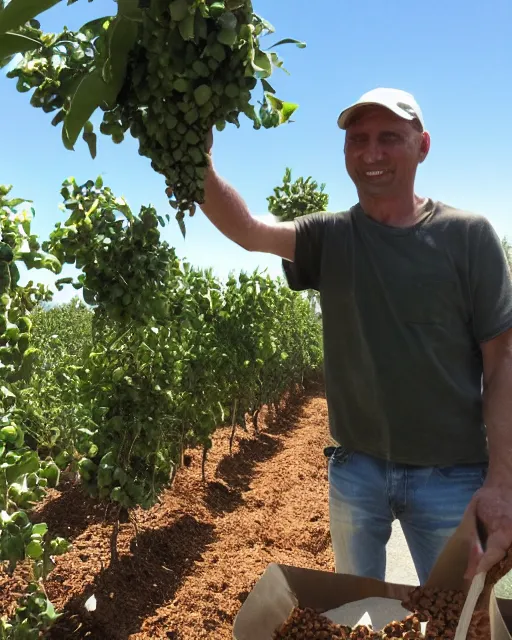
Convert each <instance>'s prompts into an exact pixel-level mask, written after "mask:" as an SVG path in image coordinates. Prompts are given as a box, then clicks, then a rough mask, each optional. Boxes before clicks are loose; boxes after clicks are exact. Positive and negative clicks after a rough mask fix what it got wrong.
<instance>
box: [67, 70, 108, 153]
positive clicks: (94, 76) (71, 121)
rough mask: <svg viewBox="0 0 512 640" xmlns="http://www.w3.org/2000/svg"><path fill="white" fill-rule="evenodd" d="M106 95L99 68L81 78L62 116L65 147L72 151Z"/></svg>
mask: <svg viewBox="0 0 512 640" xmlns="http://www.w3.org/2000/svg"><path fill="white" fill-rule="evenodd" d="M107 95H108V91H107V85H106V84H105V82H104V81H103V78H102V77H101V72H100V70H99V69H95V70H94V71H91V72H90V73H88V74H87V75H86V76H85V77H84V78H83V79H82V81H81V82H80V84H79V85H78V87H77V90H76V92H75V94H74V96H73V98H72V99H71V105H70V107H69V111H68V112H67V114H66V117H65V118H64V126H63V127H62V141H63V142H64V146H65V147H66V149H69V150H70V151H73V149H74V145H75V142H76V141H77V139H78V136H79V135H80V131H81V130H82V129H83V127H84V125H85V123H86V122H87V121H88V120H90V118H91V116H92V114H93V113H94V111H96V109H97V108H98V107H99V106H100V104H102V103H103V102H105V100H106V98H107Z"/></svg>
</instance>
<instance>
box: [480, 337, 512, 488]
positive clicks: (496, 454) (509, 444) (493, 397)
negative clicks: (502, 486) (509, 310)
mask: <svg viewBox="0 0 512 640" xmlns="http://www.w3.org/2000/svg"><path fill="white" fill-rule="evenodd" d="M483 402H484V420H485V424H486V428H487V438H488V446H489V473H488V480H489V481H492V482H497V483H509V484H512V351H511V350H510V348H509V347H508V346H507V347H505V349H504V352H503V353H502V354H501V357H500V358H499V359H498V362H497V364H496V367H495V368H494V371H493V372H492V375H491V377H490V379H489V380H488V381H487V383H486V385H485V388H484V394H483Z"/></svg>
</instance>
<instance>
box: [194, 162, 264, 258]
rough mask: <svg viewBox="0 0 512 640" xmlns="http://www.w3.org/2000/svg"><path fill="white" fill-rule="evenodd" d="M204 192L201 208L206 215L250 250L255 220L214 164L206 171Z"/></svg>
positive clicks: (225, 232) (230, 236)
mask: <svg viewBox="0 0 512 640" xmlns="http://www.w3.org/2000/svg"><path fill="white" fill-rule="evenodd" d="M204 194H205V197H204V203H203V204H202V205H201V209H202V211H203V212H204V214H205V215H206V217H207V218H208V219H209V220H210V221H211V222H212V224H214V225H215V226H216V227H217V229H218V230H219V231H220V232H221V233H223V234H224V235H225V236H227V237H228V238H229V239H230V240H233V242H236V243H237V244H238V245H240V246H241V247H243V248H244V249H247V250H248V251H250V250H251V248H252V247H251V235H252V232H253V229H254V226H255V220H254V218H253V217H252V215H251V213H250V211H249V208H248V207H247V205H246V203H245V202H244V200H243V199H242V197H241V196H240V195H239V194H238V193H237V191H236V190H235V189H233V187H231V186H230V185H229V184H228V183H227V182H225V181H224V180H223V179H222V178H221V177H220V176H219V175H218V174H217V173H216V172H215V170H214V168H213V165H212V164H210V168H209V169H208V171H207V173H206V178H205V185H204Z"/></svg>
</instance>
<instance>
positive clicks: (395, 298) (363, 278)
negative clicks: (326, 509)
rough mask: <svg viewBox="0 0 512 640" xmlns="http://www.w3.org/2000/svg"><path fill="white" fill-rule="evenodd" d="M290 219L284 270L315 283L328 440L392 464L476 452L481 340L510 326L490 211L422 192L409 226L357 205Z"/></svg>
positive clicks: (302, 282)
mask: <svg viewBox="0 0 512 640" xmlns="http://www.w3.org/2000/svg"><path fill="white" fill-rule="evenodd" d="M295 226H296V230H297V243H296V252H295V259H294V262H289V261H286V260H285V261H283V268H284V273H285V275H286V278H287V280H288V284H289V286H290V287H291V288H292V289H294V290H299V291H300V290H304V289H314V290H317V291H319V292H320V300H321V307H322V322H323V331H324V370H325V383H326V395H327V402H328V409H329V421H330V428H331V435H332V437H333V438H334V439H335V441H337V442H338V443H339V444H341V445H343V446H344V447H346V448H347V449H348V450H353V451H358V452H361V453H367V454H370V455H373V456H376V457H378V458H382V459H385V460H390V461H393V462H397V463H406V464H412V465H428V466H430V465H453V464H458V463H474V462H485V461H486V460H487V438H486V430H485V424H484V420H483V411H482V372H483V366H482V354H481V350H480V343H482V342H485V341H487V340H490V339H492V338H494V337H496V336H498V335H499V334H500V333H502V332H503V331H505V330H507V329H509V328H511V327H512V284H511V278H510V272H509V269H508V264H507V261H506V257H505V253H504V251H503V249H502V245H501V242H500V239H499V237H498V235H497V234H496V232H495V231H494V229H493V227H492V226H491V224H490V223H489V222H488V220H487V219H486V218H485V217H483V216H480V215H477V214H471V213H468V212H465V211H460V210H457V209H454V208H452V207H449V206H447V205H445V204H442V203H440V202H434V201H432V200H428V201H427V203H426V204H425V206H424V208H423V210H422V214H421V216H420V218H419V220H418V222H417V223H416V224H415V225H414V226H411V227H408V228H398V227H391V226H388V225H384V224H381V223H378V222H376V221H374V220H373V219H372V218H370V217H369V216H367V215H366V214H365V213H364V211H363V210H362V208H361V206H360V205H356V206H355V207H353V208H352V209H350V210H349V211H347V212H343V213H336V214H330V213H319V214H310V215H306V216H302V217H300V218H297V219H296V221H295ZM511 393H512V390H511Z"/></svg>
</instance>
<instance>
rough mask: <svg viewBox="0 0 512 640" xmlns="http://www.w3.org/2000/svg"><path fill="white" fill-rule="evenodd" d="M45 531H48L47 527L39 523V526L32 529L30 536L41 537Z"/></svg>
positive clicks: (36, 525)
mask: <svg viewBox="0 0 512 640" xmlns="http://www.w3.org/2000/svg"><path fill="white" fill-rule="evenodd" d="M47 531H48V526H47V525H46V524H45V523H44V522H41V523H40V524H35V525H34V526H33V527H32V535H34V534H36V535H38V536H41V537H42V536H44V535H45V534H46V532H47Z"/></svg>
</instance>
